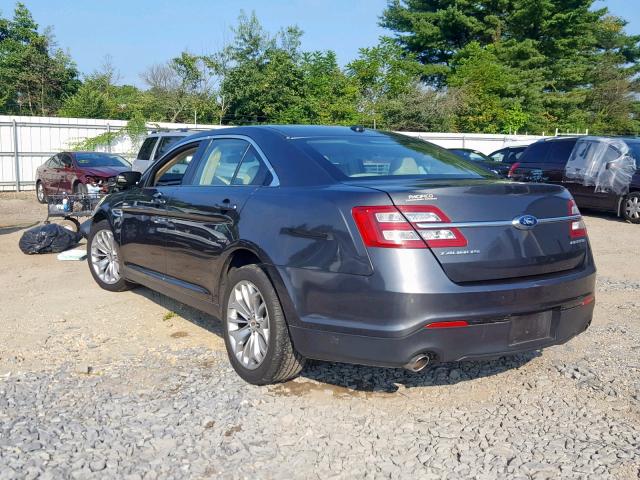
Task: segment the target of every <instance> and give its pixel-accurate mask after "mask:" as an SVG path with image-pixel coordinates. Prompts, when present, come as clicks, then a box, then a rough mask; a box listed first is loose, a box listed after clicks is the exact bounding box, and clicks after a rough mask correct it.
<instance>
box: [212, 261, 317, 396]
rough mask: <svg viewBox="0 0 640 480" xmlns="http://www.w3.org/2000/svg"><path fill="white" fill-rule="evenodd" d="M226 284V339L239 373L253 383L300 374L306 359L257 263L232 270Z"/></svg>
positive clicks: (231, 359)
mask: <svg viewBox="0 0 640 480" xmlns="http://www.w3.org/2000/svg"><path fill="white" fill-rule="evenodd" d="M226 285H227V289H226V292H225V296H224V303H223V309H222V316H223V323H224V343H225V345H226V347H227V353H228V355H229V361H230V362H231V366H232V367H233V369H234V370H235V371H236V373H237V374H238V375H239V376H240V377H241V378H242V379H243V380H245V381H246V382H248V383H251V384H253V385H266V384H269V383H277V382H284V381H286V380H290V379H291V378H293V377H295V376H297V375H298V373H300V371H301V370H302V368H303V367H304V363H305V359H304V357H303V356H302V355H300V354H299V353H298V352H296V351H295V349H294V347H293V344H292V343H291V337H290V336H289V329H288V327H287V322H286V320H285V317H284V313H283V311H282V306H281V305H280V300H279V299H278V296H277V294H276V291H275V289H274V288H273V285H272V284H271V281H270V280H269V277H267V275H266V273H265V272H264V271H263V270H262V269H261V268H260V267H259V266H257V265H246V266H244V267H241V268H238V269H233V270H231V271H230V272H229V275H228V277H227V281H226ZM245 299H246V301H245Z"/></svg>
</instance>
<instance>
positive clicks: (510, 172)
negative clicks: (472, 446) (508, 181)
mask: <svg viewBox="0 0 640 480" xmlns="http://www.w3.org/2000/svg"><path fill="white" fill-rule="evenodd" d="M519 166H520V162H515V163H512V164H511V167H510V168H509V173H507V178H513V174H514V173H515V171H516V168H518V167H519Z"/></svg>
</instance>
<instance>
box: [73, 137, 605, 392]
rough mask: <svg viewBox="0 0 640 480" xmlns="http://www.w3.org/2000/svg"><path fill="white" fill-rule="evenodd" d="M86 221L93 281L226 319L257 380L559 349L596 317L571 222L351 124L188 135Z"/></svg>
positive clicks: (437, 152)
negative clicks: (334, 368) (328, 368)
mask: <svg viewBox="0 0 640 480" xmlns="http://www.w3.org/2000/svg"><path fill="white" fill-rule="evenodd" d="M117 183H118V186H119V190H120V191H118V192H115V193H112V194H111V195H109V196H107V197H106V198H105V199H104V201H103V202H102V203H101V204H100V205H99V206H98V207H97V208H96V210H95V212H94V215H93V217H92V220H90V223H89V224H87V225H85V229H88V232H89V235H88V250H89V255H88V263H89V268H90V270H91V273H92V275H93V277H94V278H95V280H96V282H98V284H99V285H100V286H101V287H103V288H105V289H107V290H111V291H121V290H124V289H127V288H130V287H132V286H134V285H136V284H140V285H145V286H147V287H149V288H151V289H153V290H157V291H159V292H162V293H164V294H166V295H169V296H171V297H174V298H176V299H178V300H180V301H182V302H184V303H186V304H188V305H191V306H193V307H195V308H198V309H201V310H203V311H205V312H209V313H211V314H212V315H215V316H217V317H219V318H220V319H222V322H223V324H224V329H223V331H224V339H225V343H226V346H227V350H228V353H229V359H230V361H231V364H232V366H233V368H234V369H235V370H236V372H237V373H238V374H239V375H240V376H241V377H242V378H243V379H245V380H246V381H248V382H250V383H253V384H266V383H272V382H278V381H284V380H287V379H289V378H291V377H293V376H295V375H297V374H298V373H299V372H300V370H301V369H302V368H303V365H304V362H305V359H307V358H310V359H319V360H329V361H339V362H352V363H359V364H366V365H374V366H382V367H405V368H408V369H410V370H413V371H419V370H421V369H423V368H424V367H426V366H427V365H429V364H431V363H434V362H450V361H461V360H469V359H484V358H492V357H497V356H501V355H507V354H512V353H515V352H522V351H528V350H537V349H541V348H543V347H547V346H549V345H555V344H559V343H563V342H566V341H567V340H569V339H570V338H572V337H573V336H575V335H577V334H579V333H581V332H582V331H584V330H585V329H586V328H587V327H588V325H589V324H590V322H591V317H592V315H593V308H594V283H595V266H594V261H593V257H592V254H591V250H590V247H589V240H588V237H587V232H586V229H585V226H584V224H583V221H582V218H581V215H580V212H579V210H578V208H577V207H576V204H575V203H574V201H573V198H572V197H571V195H570V194H569V192H568V191H567V190H565V189H564V188H563V187H561V186H558V185H547V184H532V183H517V182H508V181H503V180H500V179H497V178H496V177H495V176H493V175H491V174H489V173H487V172H486V171H485V170H482V169H481V168H480V167H478V166H476V165H474V164H473V163H472V162H467V161H466V160H464V159H462V158H460V157H458V156H456V155H455V154H453V153H451V152H449V151H447V150H445V149H442V148H440V147H437V146H435V145H432V144H430V143H427V142H424V141H421V140H418V139H414V138H410V137H407V136H403V135H399V134H394V133H385V132H379V131H372V130H367V129H363V128H362V127H351V128H348V127H321V126H256V127H237V128H228V129H220V130H215V131H211V132H203V133H199V134H196V135H193V136H190V137H187V138H185V139H183V140H181V141H180V142H179V143H177V144H175V145H174V146H173V147H172V148H171V150H170V151H168V152H167V153H166V154H165V155H164V156H163V158H161V159H160V160H159V161H157V162H156V163H154V164H153V165H152V166H151V167H150V168H149V169H148V170H147V171H146V172H145V173H144V175H142V176H141V174H140V173H138V172H125V173H123V174H121V175H120V176H119V177H118V179H117Z"/></svg>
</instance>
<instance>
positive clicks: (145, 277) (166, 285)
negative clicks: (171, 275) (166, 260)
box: [123, 265, 220, 318]
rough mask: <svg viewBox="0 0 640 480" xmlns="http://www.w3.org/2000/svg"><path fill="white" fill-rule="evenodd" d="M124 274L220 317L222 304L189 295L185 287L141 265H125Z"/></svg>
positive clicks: (136, 281) (132, 279)
mask: <svg viewBox="0 0 640 480" xmlns="http://www.w3.org/2000/svg"><path fill="white" fill-rule="evenodd" d="M123 273H124V276H125V278H126V279H127V280H131V281H132V282H135V283H139V284H140V285H143V286H145V287H147V288H150V289H151V290H154V291H156V292H159V293H162V294H163V295H166V296H167V297H171V298H173V299H174V300H177V301H179V302H181V303H184V304H185V305H189V306H190V307H193V308H195V309H197V310H200V311H201V312H204V313H208V314H209V315H213V316H214V317H216V318H220V317H219V315H220V306H219V305H217V304H215V303H213V301H211V300H210V301H206V300H203V299H200V298H196V297H194V296H193V295H189V294H188V293H187V292H186V291H185V290H186V289H184V288H181V287H179V286H177V285H176V284H174V283H172V282H170V281H168V279H167V278H166V277H164V276H163V275H161V274H159V273H157V272H151V271H147V270H146V269H142V268H140V267H135V268H134V267H131V266H129V265H125V267H124V272H123Z"/></svg>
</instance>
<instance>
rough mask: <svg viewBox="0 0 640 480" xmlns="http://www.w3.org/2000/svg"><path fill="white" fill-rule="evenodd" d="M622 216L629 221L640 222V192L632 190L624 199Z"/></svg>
mask: <svg viewBox="0 0 640 480" xmlns="http://www.w3.org/2000/svg"><path fill="white" fill-rule="evenodd" d="M622 216H623V217H624V219H625V220H626V221H627V222H629V223H640V192H632V193H630V194H629V195H627V197H626V198H625V199H624V202H623V204H622Z"/></svg>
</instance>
